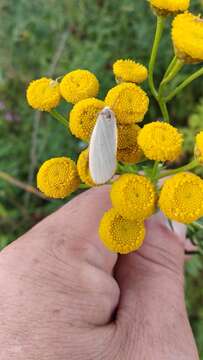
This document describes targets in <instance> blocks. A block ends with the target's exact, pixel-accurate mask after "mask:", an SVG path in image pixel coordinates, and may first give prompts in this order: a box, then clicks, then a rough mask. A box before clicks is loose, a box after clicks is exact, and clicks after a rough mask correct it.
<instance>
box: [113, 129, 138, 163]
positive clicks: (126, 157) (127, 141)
mask: <svg viewBox="0 0 203 360" xmlns="http://www.w3.org/2000/svg"><path fill="white" fill-rule="evenodd" d="M139 132H140V127H139V126H138V125H136V124H126V125H122V124H118V150H117V159H118V160H119V161H121V162H124V163H127V164H135V163H137V162H138V161H140V160H141V158H142V156H143V152H142V150H141V149H140V147H139V146H138V143H137V137H138V134H139Z"/></svg>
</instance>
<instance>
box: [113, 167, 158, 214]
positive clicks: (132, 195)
mask: <svg viewBox="0 0 203 360" xmlns="http://www.w3.org/2000/svg"><path fill="white" fill-rule="evenodd" d="M111 201H112V204H113V206H114V208H115V209H116V210H117V211H118V213H119V214H120V215H121V216H122V217H124V218H125V219H128V220H144V219H146V218H148V217H149V216H151V215H152V214H153V212H154V210H155V202H156V193H155V188H154V185H153V184H152V183H151V182H150V180H149V179H147V178H146V177H145V176H141V175H134V174H125V175H122V176H120V178H119V179H118V180H116V181H115V182H114V183H113V185H112V189H111Z"/></svg>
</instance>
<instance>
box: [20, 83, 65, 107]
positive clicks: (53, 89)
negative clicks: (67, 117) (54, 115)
mask: <svg viewBox="0 0 203 360" xmlns="http://www.w3.org/2000/svg"><path fill="white" fill-rule="evenodd" d="M26 96H27V101H28V104H29V105H30V106H31V107H32V108H33V109H36V110H40V111H51V110H52V109H54V108H55V107H57V106H58V104H59V102H60V99H61V95H60V90H59V84H58V82H57V81H54V80H52V79H48V78H45V77H43V78H41V79H38V80H34V81H32V82H31V83H30V84H29V86H28V88H27V92H26Z"/></svg>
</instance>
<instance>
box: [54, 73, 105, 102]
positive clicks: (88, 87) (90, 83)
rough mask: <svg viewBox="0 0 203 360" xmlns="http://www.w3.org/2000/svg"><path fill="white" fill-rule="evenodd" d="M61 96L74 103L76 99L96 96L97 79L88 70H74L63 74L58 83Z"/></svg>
mask: <svg viewBox="0 0 203 360" xmlns="http://www.w3.org/2000/svg"><path fill="white" fill-rule="evenodd" d="M60 91H61V95H62V96H63V98H64V99H65V100H66V101H68V102H70V103H72V104H76V103H77V102H78V101H80V100H83V99H87V98H91V97H96V96H97V94H98V92H99V81H98V80H97V78H96V76H95V75H94V74H93V73H91V72H90V71H88V70H80V69H79V70H74V71H71V72H70V73H68V74H67V75H65V76H64V78H63V79H62V81H61V83H60Z"/></svg>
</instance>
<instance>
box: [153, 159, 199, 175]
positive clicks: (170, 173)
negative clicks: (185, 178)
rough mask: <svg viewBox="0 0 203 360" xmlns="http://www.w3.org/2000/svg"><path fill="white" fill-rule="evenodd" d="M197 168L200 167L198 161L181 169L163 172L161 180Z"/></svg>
mask: <svg viewBox="0 0 203 360" xmlns="http://www.w3.org/2000/svg"><path fill="white" fill-rule="evenodd" d="M197 166H199V161H198V160H193V161H191V162H190V163H189V164H187V165H184V166H181V167H179V168H177V169H173V170H168V171H165V172H163V173H162V174H161V175H160V176H159V179H162V178H164V177H166V176H170V175H175V174H178V173H179V172H183V171H189V170H192V169H194V168H196V167H197Z"/></svg>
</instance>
